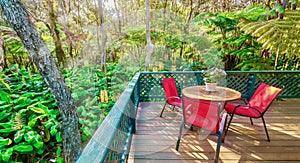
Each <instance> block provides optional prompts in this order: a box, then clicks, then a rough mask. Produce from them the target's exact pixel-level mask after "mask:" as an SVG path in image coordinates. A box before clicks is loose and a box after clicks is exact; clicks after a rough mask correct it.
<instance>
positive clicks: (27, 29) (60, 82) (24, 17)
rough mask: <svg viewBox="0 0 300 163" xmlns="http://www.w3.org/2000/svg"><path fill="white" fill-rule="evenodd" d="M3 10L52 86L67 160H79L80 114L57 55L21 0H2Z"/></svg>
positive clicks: (50, 86)
mask: <svg viewBox="0 0 300 163" xmlns="http://www.w3.org/2000/svg"><path fill="white" fill-rule="evenodd" d="M0 5H1V7H2V11H3V12H4V15H5V17H6V19H7V20H8V22H9V23H10V25H11V27H12V28H13V29H14V30H15V32H16V33H17V35H18V36H19V37H20V39H21V40H22V43H23V44H24V47H25V48H26V49H27V51H28V53H29V55H30V57H31V58H32V60H33V62H34V64H35V65H36V67H37V68H38V70H39V72H40V73H41V75H42V76H43V78H44V81H45V83H46V84H47V86H48V87H49V88H50V90H51V92H52V94H53V96H54V98H55V101H56V103H57V104H58V106H59V110H60V113H61V116H62V129H63V130H62V133H63V150H64V157H65V161H66V162H75V160H76V159H77V157H78V156H79V155H80V152H81V138H80V133H79V128H78V115H77V111H76V107H75V105H74V101H73V98H72V96H71V94H70V91H69V90H68V87H67V85H66V84H65V81H64V79H63V76H62V74H61V72H60V71H59V70H58V68H57V65H56V62H55V59H54V58H53V57H52V55H51V53H50V51H49V49H48V47H47V46H46V44H45V43H44V42H43V40H42V38H41V36H40V35H39V33H38V32H37V31H36V29H35V28H34V25H33V23H32V21H31V20H30V17H29V15H28V13H27V11H26V9H25V7H24V5H23V3H22V1H21V0H0Z"/></svg>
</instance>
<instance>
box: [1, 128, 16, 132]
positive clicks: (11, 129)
mask: <svg viewBox="0 0 300 163" xmlns="http://www.w3.org/2000/svg"><path fill="white" fill-rule="evenodd" d="M14 131H15V129H14V128H5V129H0V133H11V132H14Z"/></svg>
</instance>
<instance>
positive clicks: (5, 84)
mask: <svg viewBox="0 0 300 163" xmlns="http://www.w3.org/2000/svg"><path fill="white" fill-rule="evenodd" d="M1 82H2V84H3V85H4V86H5V87H6V88H7V89H8V90H9V91H10V92H11V89H10V86H9V85H8V84H7V83H5V82H4V81H3V80H1Z"/></svg>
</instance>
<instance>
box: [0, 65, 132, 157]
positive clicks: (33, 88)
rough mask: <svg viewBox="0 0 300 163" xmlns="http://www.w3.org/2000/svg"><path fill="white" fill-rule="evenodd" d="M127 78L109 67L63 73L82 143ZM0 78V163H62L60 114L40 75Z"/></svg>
mask: <svg viewBox="0 0 300 163" xmlns="http://www.w3.org/2000/svg"><path fill="white" fill-rule="evenodd" d="M121 70H123V71H121ZM132 73H134V72H130V71H124V68H123V67H121V65H119V64H115V63H111V64H108V65H107V73H106V74H102V73H101V71H100V69H99V67H97V66H96V67H95V66H88V67H84V68H75V69H73V70H71V71H67V70H65V72H64V76H65V80H66V81H67V85H68V87H69V88H70V90H71V92H72V96H73V98H74V101H75V104H76V106H77V110H78V113H79V125H80V127H81V129H80V130H81V137H82V140H83V142H84V144H85V143H87V141H88V140H89V139H90V138H91V136H92V134H93V133H94V131H95V130H96V129H97V128H98V127H99V125H100V124H101V122H102V121H103V120H104V118H105V116H106V115H107V113H108V112H109V111H110V108H111V107H112V106H113V105H114V103H115V100H116V99H117V96H118V94H119V93H120V92H122V91H123V90H124V86H125V84H124V83H126V82H128V81H129V80H130V79H131V76H132ZM0 77H1V78H0V93H1V96H0V104H1V106H0V135H1V136H0V153H1V157H0V162H10V161H24V160H28V161H29V160H31V161H32V160H39V159H41V158H43V159H44V160H45V161H49V160H50V159H55V160H56V162H63V159H62V155H63V153H62V146H63V144H62V133H61V127H60V125H61V122H60V121H61V117H60V113H59V110H58V107H57V104H56V103H55V100H54V98H53V96H52V94H51V92H50V90H49V88H47V86H46V84H45V83H44V82H43V80H42V77H41V75H39V74H36V73H33V72H32V71H30V70H29V69H25V68H24V67H20V68H18V66H12V67H11V68H10V69H5V70H4V71H3V72H0ZM102 90H107V93H108V97H107V98H108V100H107V101H104V102H101V101H100V96H101V95H100V92H101V91H102ZM118 92H119V93H118ZM44 155H47V156H46V157H45V156H44ZM35 162H36V161H35Z"/></svg>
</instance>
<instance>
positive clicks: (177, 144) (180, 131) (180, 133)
mask: <svg viewBox="0 0 300 163" xmlns="http://www.w3.org/2000/svg"><path fill="white" fill-rule="evenodd" d="M183 127H184V122H183V120H182V122H181V125H180V129H179V135H178V139H177V143H176V151H178V149H179V143H180V140H181V136H182V130H183Z"/></svg>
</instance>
